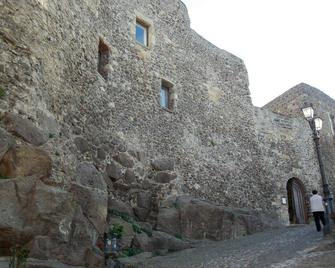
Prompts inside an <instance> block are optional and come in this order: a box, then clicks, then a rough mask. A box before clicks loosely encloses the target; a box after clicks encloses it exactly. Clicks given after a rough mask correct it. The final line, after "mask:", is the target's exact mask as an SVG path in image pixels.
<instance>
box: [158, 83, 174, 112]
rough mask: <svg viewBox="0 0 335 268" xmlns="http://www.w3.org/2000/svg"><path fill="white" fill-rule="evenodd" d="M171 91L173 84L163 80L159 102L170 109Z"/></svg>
mask: <svg viewBox="0 0 335 268" xmlns="http://www.w3.org/2000/svg"><path fill="white" fill-rule="evenodd" d="M171 92H172V84H171V83H169V82H167V81H164V80H162V83H161V89H160V99H159V103H160V105H161V106H162V107H163V108H165V109H169V110H171V109H172V101H171Z"/></svg>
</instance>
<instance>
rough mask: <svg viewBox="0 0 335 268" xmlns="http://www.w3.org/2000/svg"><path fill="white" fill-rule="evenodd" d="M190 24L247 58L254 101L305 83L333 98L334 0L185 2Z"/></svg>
mask: <svg viewBox="0 0 335 268" xmlns="http://www.w3.org/2000/svg"><path fill="white" fill-rule="evenodd" d="M182 1H183V2H184V3H185V4H186V6H187V8H188V11H189V15H190V18H191V27H192V28H193V29H194V30H196V31H197V32H198V33H199V34H200V35H202V36H203V37H204V38H206V39H207V40H209V41H210V42H211V43H213V44H214V45H216V46H218V47H219V48H222V49H224V50H227V51H229V52H231V53H233V54H234V55H236V56H238V57H240V58H241V59H243V61H244V63H245V65H246V67H247V70H248V74H249V83H250V86H249V88H250V91H251V97H252V101H253V103H254V105H256V106H263V105H265V104H266V103H268V102H269V101H271V100H272V99H274V98H275V97H277V96H279V95H280V94H282V93H283V92H285V91H286V90H288V89H290V88H291V87H293V86H295V85H296V84H299V83H301V82H305V83H307V84H309V85H311V86H314V87H316V88H318V89H320V90H322V91H323V92H325V93H326V94H328V95H329V96H331V97H332V98H334V99H335V0H206V1H204V0H182Z"/></svg>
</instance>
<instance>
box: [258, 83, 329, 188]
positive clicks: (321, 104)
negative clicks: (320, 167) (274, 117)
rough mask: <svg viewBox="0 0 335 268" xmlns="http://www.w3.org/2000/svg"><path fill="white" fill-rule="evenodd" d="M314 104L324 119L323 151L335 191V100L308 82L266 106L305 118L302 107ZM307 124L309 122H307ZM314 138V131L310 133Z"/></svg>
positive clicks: (321, 141) (327, 170)
mask: <svg viewBox="0 0 335 268" xmlns="http://www.w3.org/2000/svg"><path fill="white" fill-rule="evenodd" d="M310 103H312V104H313V107H314V110H315V113H316V114H317V115H318V116H320V117H321V118H322V119H323V128H322V130H321V132H320V134H321V139H320V143H321V152H322V157H323V161H324V164H325V172H326V176H327V179H328V181H329V183H330V185H331V187H332V191H333V192H334V191H335V169H334V166H335V135H334V128H335V122H334V117H335V100H333V99H332V98H330V97H329V96H328V95H326V94H324V93H323V92H322V91H320V90H319V89H317V88H314V87H311V86H309V85H307V84H303V83H302V84H299V85H297V86H295V87H293V88H291V89H290V90H288V91H287V92H285V93H284V94H282V95H281V96H279V97H278V98H276V99H275V100H273V101H272V102H270V103H268V104H267V105H265V106H264V108H265V109H269V110H272V111H274V112H276V113H280V114H283V115H286V116H288V117H290V118H303V114H302V111H301V108H302V107H304V105H305V104H310ZM306 124H307V123H306ZM309 139H310V140H312V133H310V138H309Z"/></svg>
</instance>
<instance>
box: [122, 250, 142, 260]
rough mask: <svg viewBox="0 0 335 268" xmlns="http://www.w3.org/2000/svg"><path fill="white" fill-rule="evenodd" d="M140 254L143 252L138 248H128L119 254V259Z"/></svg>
mask: <svg viewBox="0 0 335 268" xmlns="http://www.w3.org/2000/svg"><path fill="white" fill-rule="evenodd" d="M142 252H143V250H142V249H140V248H128V249H124V250H122V252H121V258H122V257H131V256H134V255H137V254H140V253H142Z"/></svg>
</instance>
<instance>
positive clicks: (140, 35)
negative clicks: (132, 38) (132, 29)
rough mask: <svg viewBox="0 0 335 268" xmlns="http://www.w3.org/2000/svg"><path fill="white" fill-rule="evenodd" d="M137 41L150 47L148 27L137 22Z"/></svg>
mask: <svg viewBox="0 0 335 268" xmlns="http://www.w3.org/2000/svg"><path fill="white" fill-rule="evenodd" d="M135 35H136V41H137V42H139V43H140V44H142V45H144V46H148V26H146V25H145V24H144V23H142V22H140V21H138V20H136V33H135Z"/></svg>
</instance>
